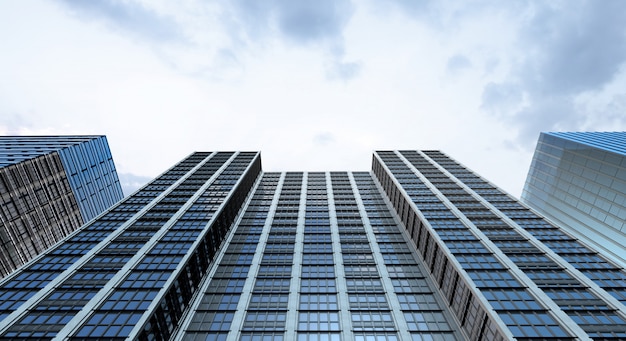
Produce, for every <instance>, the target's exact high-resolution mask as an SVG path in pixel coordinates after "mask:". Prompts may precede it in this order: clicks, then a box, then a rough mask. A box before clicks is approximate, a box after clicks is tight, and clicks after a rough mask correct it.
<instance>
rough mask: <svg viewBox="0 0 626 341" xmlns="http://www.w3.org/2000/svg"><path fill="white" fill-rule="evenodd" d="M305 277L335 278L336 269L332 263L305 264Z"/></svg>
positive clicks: (303, 272)
mask: <svg viewBox="0 0 626 341" xmlns="http://www.w3.org/2000/svg"><path fill="white" fill-rule="evenodd" d="M302 277H303V278H327V277H330V278H334V277H335V269H334V267H333V266H331V265H303V266H302Z"/></svg>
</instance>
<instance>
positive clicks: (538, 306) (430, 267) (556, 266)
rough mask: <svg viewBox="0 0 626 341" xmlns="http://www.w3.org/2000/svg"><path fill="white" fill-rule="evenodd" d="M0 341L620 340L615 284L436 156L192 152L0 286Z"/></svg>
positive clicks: (580, 252)
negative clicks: (323, 162)
mask: <svg viewBox="0 0 626 341" xmlns="http://www.w3.org/2000/svg"><path fill="white" fill-rule="evenodd" d="M0 297H2V304H1V305H0V309H1V310H0V337H3V338H20V339H56V340H62V339H72V340H88V339H107V340H122V339H137V340H301V341H318V340H319V341H321V340H332V341H335V340H336V341H339V340H342V341H343V340H358V341H360V340H364V341H365V340H376V341H378V340H392V341H393V340H445V341H447V340H489V341H491V340H514V339H516V340H591V339H594V340H623V339H625V338H626V328H625V327H624V326H626V318H625V316H626V307H625V306H624V302H626V273H625V272H624V269H621V268H619V267H618V266H616V265H615V264H613V263H611V262H609V261H607V260H606V259H604V258H603V257H602V256H601V255H599V254H598V253H597V252H596V251H594V250H593V249H591V248H589V247H587V246H586V245H584V243H581V242H580V241H578V240H576V239H575V238H573V237H572V236H571V235H569V234H567V233H566V232H563V231H561V230H560V229H559V228H557V227H555V226H553V225H550V224H549V223H548V222H546V221H545V220H543V219H542V218H540V217H538V216H536V215H535V214H534V213H533V212H532V211H531V210H529V209H528V208H527V207H525V206H524V205H523V204H520V203H519V202H517V201H516V200H515V199H513V198H512V197H510V196H509V195H507V194H506V193H503V192H502V191H501V190H499V189H498V188H497V187H495V186H494V185H492V184H491V183H489V182H487V181H485V180H484V179H482V178H480V177H479V176H477V175H476V174H474V173H473V172H471V171H470V170H468V169H467V168H465V167H463V166H462V165H460V164H458V163H457V162H455V161H454V160H452V159H451V158H449V157H448V156H446V155H445V154H443V153H441V152H437V151H381V152H376V153H375V154H374V157H373V165H372V171H371V172H310V173H309V172H287V173H265V172H263V171H262V170H261V162H260V154H259V153H257V152H219V153H194V154H192V155H190V156H189V157H188V158H186V159H185V160H183V161H181V162H180V163H179V164H177V165H175V166H174V167H173V168H171V169H170V170H168V171H166V172H165V173H163V174H162V175H161V176H159V177H158V178H156V179H155V180H154V181H152V182H151V183H149V184H148V185H146V186H145V187H144V188H142V189H141V190H139V191H138V192H137V193H136V194H134V195H133V196H131V197H129V198H126V199H125V200H123V201H122V202H120V203H119V204H117V205H116V206H114V207H113V208H111V209H110V210H109V211H108V212H106V213H105V214H103V215H102V216H101V217H100V218H99V219H97V220H94V221H92V222H90V223H88V224H87V225H85V226H84V227H83V228H81V229H80V230H79V231H77V232H75V233H74V234H72V235H71V236H69V237H68V238H67V239H65V240H64V242H63V243H60V244H59V245H57V246H56V247H55V248H53V249H51V250H50V251H48V252H46V253H45V254H43V255H42V256H41V257H39V258H38V259H37V260H35V261H32V262H30V263H29V264H27V265H26V266H24V267H22V268H21V269H20V270H18V271H17V272H16V273H14V274H12V275H11V276H10V277H9V278H7V279H5V280H4V281H2V282H0Z"/></svg>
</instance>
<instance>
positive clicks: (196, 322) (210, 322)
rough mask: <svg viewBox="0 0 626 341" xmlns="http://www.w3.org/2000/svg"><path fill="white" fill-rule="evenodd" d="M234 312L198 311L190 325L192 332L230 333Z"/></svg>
mask: <svg viewBox="0 0 626 341" xmlns="http://www.w3.org/2000/svg"><path fill="white" fill-rule="evenodd" d="M234 315H235V313H234V312H223V311H197V312H196V313H195V315H194V316H193V319H192V320H191V323H190V324H189V329H190V330H207V331H228V330H230V324H231V323H232V321H233V316H234Z"/></svg>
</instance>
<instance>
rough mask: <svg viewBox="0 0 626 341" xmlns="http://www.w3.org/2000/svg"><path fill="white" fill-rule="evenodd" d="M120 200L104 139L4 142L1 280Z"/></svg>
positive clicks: (0, 144)
mask: <svg viewBox="0 0 626 341" xmlns="http://www.w3.org/2000/svg"><path fill="white" fill-rule="evenodd" d="M122 198H123V194H122V189H121V186H120V183H119V179H118V177H117V173H116V171H115V165H114V164H113V159H112V157H111V152H110V150H109V146H108V144H107V141H106V137H104V136H2V137H0V207H1V210H0V217H1V218H2V225H1V226H0V243H1V244H2V245H0V277H2V276H5V275H7V274H8V273H10V272H11V271H13V270H14V269H15V268H17V267H18V266H20V265H22V264H24V263H25V262H27V261H28V260H30V259H32V258H33V257H35V256H36V255H38V254H39V253H41V252H42V251H44V250H46V249H47V248H49V247H50V246H52V245H54V244H55V243H56V242H58V241H59V240H61V239H62V238H63V237H65V236H67V235H68V234H69V233H70V232H72V231H74V230H75V229H76V228H78V227H80V226H82V225H83V223H85V222H87V221H89V220H91V219H93V218H94V217H96V216H97V215H98V214H100V213H101V212H103V211H105V210H106V209H107V208H109V207H110V206H111V205H113V204H114V203H116V202H117V201H119V200H120V199H122Z"/></svg>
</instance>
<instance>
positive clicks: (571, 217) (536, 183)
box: [522, 132, 626, 264]
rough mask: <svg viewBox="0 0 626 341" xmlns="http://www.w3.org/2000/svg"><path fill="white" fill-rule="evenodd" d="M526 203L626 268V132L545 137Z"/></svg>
mask: <svg viewBox="0 0 626 341" xmlns="http://www.w3.org/2000/svg"><path fill="white" fill-rule="evenodd" d="M522 201H523V202H525V203H526V204H528V205H529V206H530V207H532V208H533V209H535V210H536V211H538V212H540V213H541V214H542V215H544V216H546V217H548V218H549V219H551V220H552V221H554V222H555V223H557V224H558V225H560V226H562V227H563V228H564V229H566V230H568V231H570V232H571V233H574V234H575V235H576V236H577V237H580V238H584V239H585V240H586V241H587V242H589V243H591V244H593V245H594V246H595V247H598V248H600V249H603V250H605V251H606V252H607V253H610V255H611V256H613V257H615V258H616V259H617V260H618V261H621V262H623V263H622V264H626V132H570V133H567V132H554V133H542V134H541V135H540V136H539V141H538V142H537V148H536V150H535V154H534V156H533V160H532V163H531V166H530V170H529V172H528V177H527V179H526V184H525V186H524V190H523V193H522Z"/></svg>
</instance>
